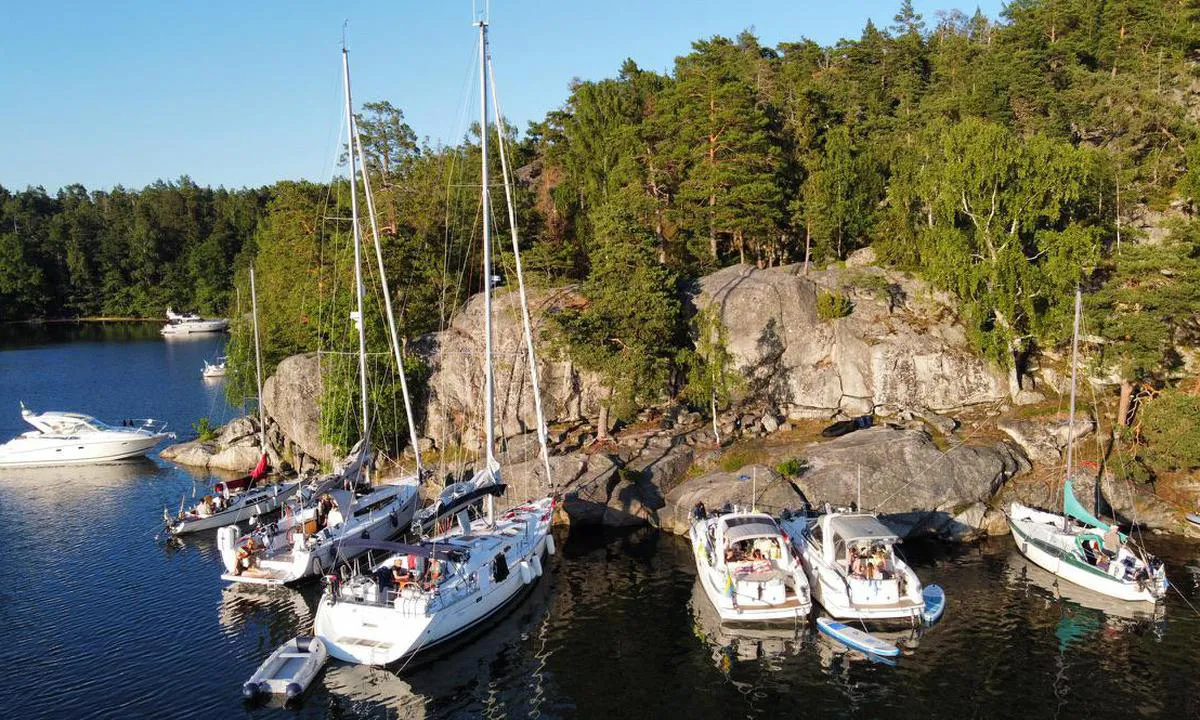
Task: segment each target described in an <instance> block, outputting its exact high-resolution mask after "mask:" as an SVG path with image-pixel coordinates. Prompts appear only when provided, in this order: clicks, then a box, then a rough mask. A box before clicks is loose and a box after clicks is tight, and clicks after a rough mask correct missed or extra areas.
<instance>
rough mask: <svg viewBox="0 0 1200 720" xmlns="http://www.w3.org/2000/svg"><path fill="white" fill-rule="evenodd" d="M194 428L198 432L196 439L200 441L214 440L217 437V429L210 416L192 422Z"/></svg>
mask: <svg viewBox="0 0 1200 720" xmlns="http://www.w3.org/2000/svg"><path fill="white" fill-rule="evenodd" d="M192 430H193V431H195V433H196V439H197V440H199V441H200V442H212V441H213V440H216V439H217V429H216V428H215V427H213V425H212V421H211V420H209V419H208V417H202V418H200V419H199V420H197V421H196V422H194V423H192Z"/></svg>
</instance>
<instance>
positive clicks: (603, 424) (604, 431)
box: [596, 388, 612, 440]
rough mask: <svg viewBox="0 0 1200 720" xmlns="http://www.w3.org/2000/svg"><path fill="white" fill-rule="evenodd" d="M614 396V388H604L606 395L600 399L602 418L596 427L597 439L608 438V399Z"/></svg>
mask: <svg viewBox="0 0 1200 720" xmlns="http://www.w3.org/2000/svg"><path fill="white" fill-rule="evenodd" d="M611 397H612V388H604V397H603V398H601V400H600V419H599V420H598V421H597V423H596V424H597V425H598V426H599V427H598V428H597V429H596V440H607V439H608V400H609V398H611Z"/></svg>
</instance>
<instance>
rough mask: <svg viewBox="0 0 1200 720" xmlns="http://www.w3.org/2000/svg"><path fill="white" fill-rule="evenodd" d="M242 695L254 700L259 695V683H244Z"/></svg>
mask: <svg viewBox="0 0 1200 720" xmlns="http://www.w3.org/2000/svg"><path fill="white" fill-rule="evenodd" d="M242 697H243V698H245V699H247V700H253V699H254V698H256V697H258V683H253V682H248V683H242Z"/></svg>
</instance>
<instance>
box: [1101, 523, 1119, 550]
mask: <svg viewBox="0 0 1200 720" xmlns="http://www.w3.org/2000/svg"><path fill="white" fill-rule="evenodd" d="M1120 549H1121V534H1120V533H1119V532H1117V526H1116V525H1109V526H1108V532H1106V533H1104V553H1105V554H1106V555H1108V556H1109V557H1110V558H1115V557H1116V556H1117V552H1118V551H1119V550H1120Z"/></svg>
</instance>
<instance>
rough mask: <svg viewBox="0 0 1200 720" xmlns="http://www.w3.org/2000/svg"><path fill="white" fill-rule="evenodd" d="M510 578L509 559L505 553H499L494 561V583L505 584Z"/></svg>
mask: <svg viewBox="0 0 1200 720" xmlns="http://www.w3.org/2000/svg"><path fill="white" fill-rule="evenodd" d="M507 577H508V559H507V558H505V557H504V553H497V554H496V557H495V559H494V560H492V580H493V581H494V582H504V579H505V578H507Z"/></svg>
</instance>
